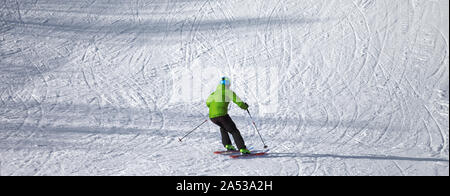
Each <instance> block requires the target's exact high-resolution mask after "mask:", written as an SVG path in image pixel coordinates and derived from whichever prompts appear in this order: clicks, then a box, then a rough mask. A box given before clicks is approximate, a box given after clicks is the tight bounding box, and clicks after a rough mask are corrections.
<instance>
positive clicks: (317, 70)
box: [0, 0, 449, 176]
mask: <svg viewBox="0 0 450 196" xmlns="http://www.w3.org/2000/svg"><path fill="white" fill-rule="evenodd" d="M448 22H449V2H448V0H260V1H256V0H246V1H242V0H148V1H145V0H129V1H123V0H83V1H81V0H76V1H63V0H1V1H0V56H1V58H0V175H183V176H184V175H189V176H191V175H232V176H234V175H238V176H241V175H244V176H245V175H277V176H279V175H281V176H284V175H289V176H291V175H293V176H296V175H301V176H308V175H313V176H317V175H318V176H322V175H344V176H345V175H351V176H353V175H395V176H396V175H431V176H435V175H439V176H441V175H443V176H448V175H449V144H448V143H449V120H448V117H449V45H448V44H449V42H448V40H449V23H448ZM223 75H226V76H228V77H230V78H231V79H232V86H231V88H232V89H233V90H234V91H235V92H236V93H237V95H238V96H240V97H241V98H242V99H243V100H244V101H246V102H248V103H249V104H250V108H249V110H250V112H251V113H252V116H253V118H254V121H255V122H256V125H257V127H258V129H259V131H260V132H261V135H262V137H263V139H264V140H265V142H266V144H267V145H268V146H269V154H268V155H267V156H264V157H254V158H248V159H237V160H235V159H230V158H229V157H228V156H221V155H215V154H213V153H212V152H213V151H215V150H220V149H222V148H223V147H222V144H221V140H220V132H219V128H218V127H217V126H216V125H214V124H213V123H212V122H210V121H209V122H207V123H205V124H204V125H202V126H201V127H200V128H199V129H197V130H195V131H194V132H193V133H192V134H191V135H189V136H188V137H187V138H185V139H184V140H183V142H179V141H178V138H180V137H182V136H183V135H184V134H186V133H188V132H189V131H190V130H192V129H193V128H195V127H196V126H197V125H199V124H200V123H201V122H202V121H204V120H205V119H207V118H208V108H207V107H206V104H205V100H206V98H207V97H208V95H209V94H210V93H211V92H212V91H213V90H215V86H216V85H217V84H218V82H219V79H220V76H223ZM230 105H232V106H230V111H229V113H230V116H231V117H232V118H233V120H234V121H235V123H236V125H237V127H238V128H239V129H240V131H241V133H242V135H243V137H244V139H245V142H246V144H247V146H248V147H250V148H251V149H253V150H264V149H263V144H262V142H261V140H260V138H259V136H258V133H257V132H256V131H255V130H254V129H253V127H252V120H251V119H250V117H249V116H248V114H247V113H246V112H245V111H244V110H241V109H240V108H238V107H237V106H236V105H233V104H230Z"/></svg>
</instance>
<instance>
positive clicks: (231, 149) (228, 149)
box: [225, 144, 236, 151]
mask: <svg viewBox="0 0 450 196" xmlns="http://www.w3.org/2000/svg"><path fill="white" fill-rule="evenodd" d="M225 148H226V149H227V151H235V150H236V148H235V147H234V146H233V145H231V144H227V145H225Z"/></svg>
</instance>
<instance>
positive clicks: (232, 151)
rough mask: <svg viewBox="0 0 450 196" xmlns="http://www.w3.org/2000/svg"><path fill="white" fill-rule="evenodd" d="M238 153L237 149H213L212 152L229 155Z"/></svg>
mask: <svg viewBox="0 0 450 196" xmlns="http://www.w3.org/2000/svg"><path fill="white" fill-rule="evenodd" d="M235 153H240V152H239V150H223V151H215V152H214V154H223V155H230V154H235Z"/></svg>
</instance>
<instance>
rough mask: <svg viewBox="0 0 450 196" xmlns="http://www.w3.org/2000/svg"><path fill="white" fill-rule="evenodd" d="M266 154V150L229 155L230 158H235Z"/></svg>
mask: <svg viewBox="0 0 450 196" xmlns="http://www.w3.org/2000/svg"><path fill="white" fill-rule="evenodd" d="M265 154H267V153H266V152H257V153H251V154H237V155H230V157H231V158H233V159H237V158H245V157H253V156H262V155H265Z"/></svg>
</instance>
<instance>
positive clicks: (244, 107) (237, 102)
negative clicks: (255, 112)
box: [232, 92, 248, 110]
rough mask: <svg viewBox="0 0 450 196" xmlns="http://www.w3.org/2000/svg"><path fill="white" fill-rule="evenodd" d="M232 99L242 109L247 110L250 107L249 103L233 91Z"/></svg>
mask: <svg viewBox="0 0 450 196" xmlns="http://www.w3.org/2000/svg"><path fill="white" fill-rule="evenodd" d="M232 96H233V97H232V100H233V103H235V104H236V105H238V106H239V107H240V108H241V109H243V110H246V109H248V104H247V103H245V102H243V101H242V100H241V99H240V98H239V97H238V96H237V95H236V93H235V92H233V93H232Z"/></svg>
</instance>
